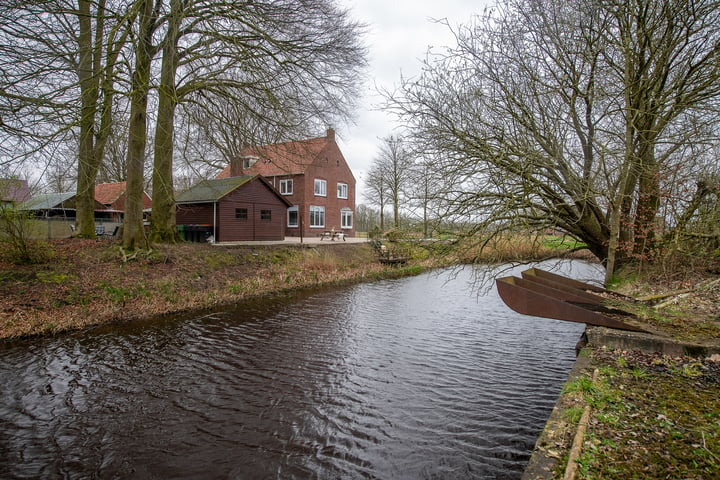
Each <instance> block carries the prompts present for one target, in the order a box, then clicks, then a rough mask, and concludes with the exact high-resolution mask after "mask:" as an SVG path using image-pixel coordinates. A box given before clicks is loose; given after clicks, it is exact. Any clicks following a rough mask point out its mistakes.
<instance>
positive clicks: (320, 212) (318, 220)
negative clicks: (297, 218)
mask: <svg viewBox="0 0 720 480" xmlns="http://www.w3.org/2000/svg"><path fill="white" fill-rule="evenodd" d="M310 227H311V228H312V227H316V228H319V227H325V207H313V206H312V205H310Z"/></svg>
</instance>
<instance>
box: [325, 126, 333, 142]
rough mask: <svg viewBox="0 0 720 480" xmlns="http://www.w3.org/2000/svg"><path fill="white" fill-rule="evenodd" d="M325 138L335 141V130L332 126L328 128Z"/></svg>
mask: <svg viewBox="0 0 720 480" xmlns="http://www.w3.org/2000/svg"><path fill="white" fill-rule="evenodd" d="M325 138H327V139H328V140H331V141H333V142H334V141H335V130H334V129H332V128H328V129H327V135H325Z"/></svg>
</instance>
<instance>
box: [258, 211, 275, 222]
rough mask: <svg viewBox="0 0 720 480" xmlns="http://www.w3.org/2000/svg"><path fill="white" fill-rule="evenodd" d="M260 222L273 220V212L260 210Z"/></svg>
mask: <svg viewBox="0 0 720 480" xmlns="http://www.w3.org/2000/svg"><path fill="white" fill-rule="evenodd" d="M260 220H272V210H260Z"/></svg>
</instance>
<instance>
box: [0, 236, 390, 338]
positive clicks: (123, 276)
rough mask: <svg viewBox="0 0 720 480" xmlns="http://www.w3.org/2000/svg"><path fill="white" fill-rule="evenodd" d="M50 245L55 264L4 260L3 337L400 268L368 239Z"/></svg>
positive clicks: (0, 281) (0, 284) (0, 279)
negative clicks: (137, 247) (141, 246)
mask: <svg viewBox="0 0 720 480" xmlns="http://www.w3.org/2000/svg"><path fill="white" fill-rule="evenodd" d="M53 248H54V250H55V260H54V261H53V263H52V264H45V265H34V266H15V265H9V264H0V296H2V298H3V301H2V306H1V307H0V338H15V337H21V336H28V335H40V334H53V333H57V332H61V331H67V330H76V329H83V328H87V327H90V326H93V325H97V324H104V323H112V322H126V321H132V320H136V319H140V318H145V317H150V316H156V315H162V314H168V313H173V312H180V311H188V310H196V309H205V308H214V307H218V306H221V305H226V304H232V303H237V302H240V301H243V300H245V299H249V298H252V297H257V296H264V295H272V294H275V293H280V292H283V291H286V290H289V289H298V288H307V287H316V286H321V285H332V284H337V283H340V282H350V281H360V280H363V279H369V278H378V277H382V276H384V275H402V274H403V271H402V270H398V269H388V268H387V267H384V266H383V265H381V264H380V263H379V262H377V261H376V259H375V256H374V254H373V252H372V251H371V249H370V248H369V246H367V245H364V244H353V245H332V246H327V247H325V246H322V247H317V248H291V247H282V248H277V247H276V248H269V247H260V248H247V247H245V248H242V247H235V248H222V247H214V246H211V245H206V244H180V245H174V246H160V247H157V248H156V249H155V250H153V251H152V252H150V253H147V252H144V253H141V254H138V255H135V256H134V257H132V258H131V259H130V258H128V256H127V255H125V256H123V255H122V253H121V251H120V249H119V247H118V246H117V245H114V244H108V243H103V242H96V241H92V240H90V241H88V240H77V239H74V240H65V241H60V242H55V243H54V244H53ZM123 258H125V259H126V261H123Z"/></svg>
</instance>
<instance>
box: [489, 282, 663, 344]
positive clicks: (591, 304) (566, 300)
mask: <svg viewBox="0 0 720 480" xmlns="http://www.w3.org/2000/svg"><path fill="white" fill-rule="evenodd" d="M522 277H523V278H518V277H503V278H498V279H497V280H496V285H497V289H498V293H499V294H500V298H502V300H503V302H505V304H506V305H507V306H508V307H510V308H511V309H513V310H514V311H516V312H518V313H522V314H524V315H534V316H537V317H544V318H554V319H558V320H566V321H569V322H578V323H585V324H588V325H596V326H602V327H608V328H615V329H619V330H630V331H635V332H648V333H652V332H650V331H649V330H648V326H647V325H644V324H643V322H641V321H639V320H638V318H637V316H636V315H634V314H633V313H630V312H627V311H625V310H621V309H619V308H613V307H610V306H607V305H606V302H607V298H608V297H609V298H618V299H623V300H625V301H628V302H632V301H633V300H632V299H631V298H630V297H624V296H622V295H619V294H616V293H614V292H610V291H609V290H605V289H604V288H602V287H598V286H595V285H591V284H589V283H584V282H580V281H578V280H573V279H571V278H567V277H563V276H561V275H557V274H554V273H551V272H547V271H544V270H540V269H537V268H531V269H529V270H526V271H524V272H522ZM600 294H602V295H600Z"/></svg>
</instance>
